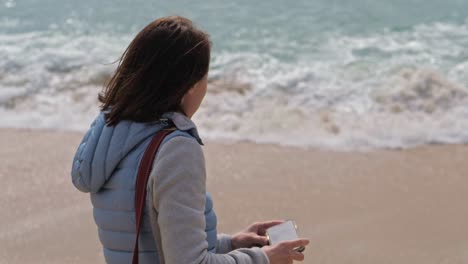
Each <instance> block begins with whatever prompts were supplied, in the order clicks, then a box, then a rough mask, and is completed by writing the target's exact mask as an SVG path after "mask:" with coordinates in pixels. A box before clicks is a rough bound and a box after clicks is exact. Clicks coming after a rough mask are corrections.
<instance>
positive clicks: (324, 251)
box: [0, 128, 468, 264]
mask: <svg viewBox="0 0 468 264" xmlns="http://www.w3.org/2000/svg"><path fill="white" fill-rule="evenodd" d="M82 135H83V133H80V132H62V131H60V132H58V131H53V130H52V131H51V130H47V129H44V130H38V129H15V128H14V129H5V128H0V142H1V145H2V148H1V149H0V160H1V162H0V180H1V181H2V186H5V187H4V188H3V192H2V193H1V194H0V197H1V198H0V205H1V207H2V208H3V210H4V212H8V213H5V214H4V215H3V217H2V219H1V220H0V246H1V247H2V248H3V249H4V250H2V251H1V252H0V263H38V262H39V263H43V262H47V263H103V258H102V253H101V246H100V243H99V240H98V238H97V232H96V226H95V224H94V221H93V217H92V206H91V203H90V201H89V195H88V194H83V193H80V192H79V191H77V190H76V189H75V188H74V187H73V185H72V183H71V178H70V174H69V170H70V166H71V160H72V158H73V154H74V152H75V151H76V147H77V146H78V144H79V141H80V140H81V138H82ZM205 144H206V145H205V146H204V147H203V149H204V153H205V159H206V163H207V190H208V191H209V192H210V193H211V194H212V197H213V200H214V208H215V211H216V214H217V216H218V233H229V234H233V233H235V232H236V231H239V230H241V229H243V228H245V227H246V226H247V225H248V224H251V223H253V222H255V221H264V220H270V219H294V220H295V221H296V223H297V225H298V228H299V235H300V236H304V237H308V238H309V239H310V240H311V244H310V246H309V247H308V248H307V249H306V251H305V255H306V259H305V261H304V262H303V263H360V264H367V263H369V264H371V263H372V264H375V263H399V264H400V263H408V264H410V263H411V264H419V263H421V264H432V263H434V264H435V263H467V262H468V250H467V249H468V229H467V228H466V223H467V222H468V211H467V210H466V206H465V205H464V201H466V200H468V178H466V174H467V173H468V164H467V163H466V157H467V156H468V146H467V145H430V146H422V147H417V148H412V149H404V150H372V151H369V152H340V151H332V150H322V149H302V148H296V147H284V146H279V145H273V144H255V143H251V142H229V143H220V142H214V141H208V140H207V141H206V142H205Z"/></svg>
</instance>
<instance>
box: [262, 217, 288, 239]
mask: <svg viewBox="0 0 468 264" xmlns="http://www.w3.org/2000/svg"><path fill="white" fill-rule="evenodd" d="M281 223H284V221H283V220H271V221H265V222H260V223H258V230H257V233H258V234H259V235H261V236H263V235H265V232H266V230H267V229H268V228H270V227H272V226H275V225H279V224H281Z"/></svg>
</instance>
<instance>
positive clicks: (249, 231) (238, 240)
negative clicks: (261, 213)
mask: <svg viewBox="0 0 468 264" xmlns="http://www.w3.org/2000/svg"><path fill="white" fill-rule="evenodd" d="M283 222H284V221H283V220H272V221H266V222H255V223H253V224H251V225H250V226H248V227H247V228H246V229H244V230H243V231H240V232H238V233H236V234H234V235H233V236H232V239H231V244H232V249H238V248H251V247H253V246H258V247H263V246H266V245H268V239H267V237H266V236H265V233H266V230H267V229H268V228H270V227H272V226H275V225H278V224H281V223H283Z"/></svg>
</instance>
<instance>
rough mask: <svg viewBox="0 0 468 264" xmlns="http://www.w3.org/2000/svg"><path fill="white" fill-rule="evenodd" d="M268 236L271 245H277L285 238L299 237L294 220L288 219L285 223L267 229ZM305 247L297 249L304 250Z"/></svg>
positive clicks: (293, 238)
mask: <svg viewBox="0 0 468 264" xmlns="http://www.w3.org/2000/svg"><path fill="white" fill-rule="evenodd" d="M266 236H267V238H268V241H269V242H270V245H275V244H278V243H280V242H282V241H285V240H296V239H298V238H299V237H298V235H297V226H296V223H295V222H294V221H293V220H288V221H285V222H284V223H281V224H279V225H275V226H272V227H270V228H268V229H267V230H266ZM304 249H305V248H304V247H298V248H296V249H295V250H296V251H299V252H302V251H304Z"/></svg>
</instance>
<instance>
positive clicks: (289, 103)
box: [0, 23, 468, 150]
mask: <svg viewBox="0 0 468 264" xmlns="http://www.w3.org/2000/svg"><path fill="white" fill-rule="evenodd" d="M129 41H130V36H127V35H118V36H114V35H106V34H100V35H75V34H70V35H67V34H63V33H52V32H47V31H46V32H33V33H22V34H3V35H1V34H0V116H1V117H2V118H1V121H0V126H4V127H5V126H8V127H40V128H56V129H73V130H85V129H86V128H87V127H88V126H89V123H90V121H91V120H92V119H93V118H94V116H95V115H96V114H97V111H98V102H97V93H98V92H99V90H100V89H101V88H102V86H103V84H104V83H105V81H106V80H107V79H108V78H109V77H110V76H111V74H112V72H113V70H114V67H115V64H109V63H110V62H113V61H115V60H116V59H117V58H118V56H119V55H120V53H121V52H122V51H123V50H124V48H125V43H128V42H129ZM314 43H315V42H314ZM296 44H297V45H298V49H300V50H306V49H307V47H304V46H302V47H299V46H300V45H306V44H304V43H303V44H300V43H296ZM466 46H468V23H465V24H458V25H457V24H442V23H434V24H430V25H418V26H415V27H413V28H410V29H408V30H406V31H401V30H399V31H397V30H391V29H388V30H384V31H382V32H378V33H374V34H370V35H369V34H368V35H349V34H344V33H340V32H330V33H329V34H327V35H326V37H325V38H324V39H323V41H321V44H320V45H319V46H314V47H313V49H314V50H315V51H316V52H310V53H304V54H301V56H297V59H294V60H291V59H288V60H282V59H281V58H279V57H278V56H275V55H274V54H273V53H269V52H267V51H265V52H264V53H257V52H249V51H248V50H245V51H242V52H241V51H227V50H218V51H216V52H214V54H213V58H212V67H211V70H210V76H209V89H208V94H207V97H206V100H205V101H204V103H203V105H202V108H201V109H200V111H199V113H197V115H196V116H195V120H196V122H197V124H198V125H199V127H200V130H201V133H202V135H205V137H207V138H209V139H229V140H252V141H255V142H262V143H277V144H285V145H295V146H305V147H310V146H312V147H325V148H333V149H341V150H347V149H369V148H382V147H384V148H404V147H411V146H417V145H421V144H431V143H466V142H468V89H467V87H468V77H467V76H468V53H467V51H466V49H465V47H466ZM289 53H291V52H290V51H289Z"/></svg>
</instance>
